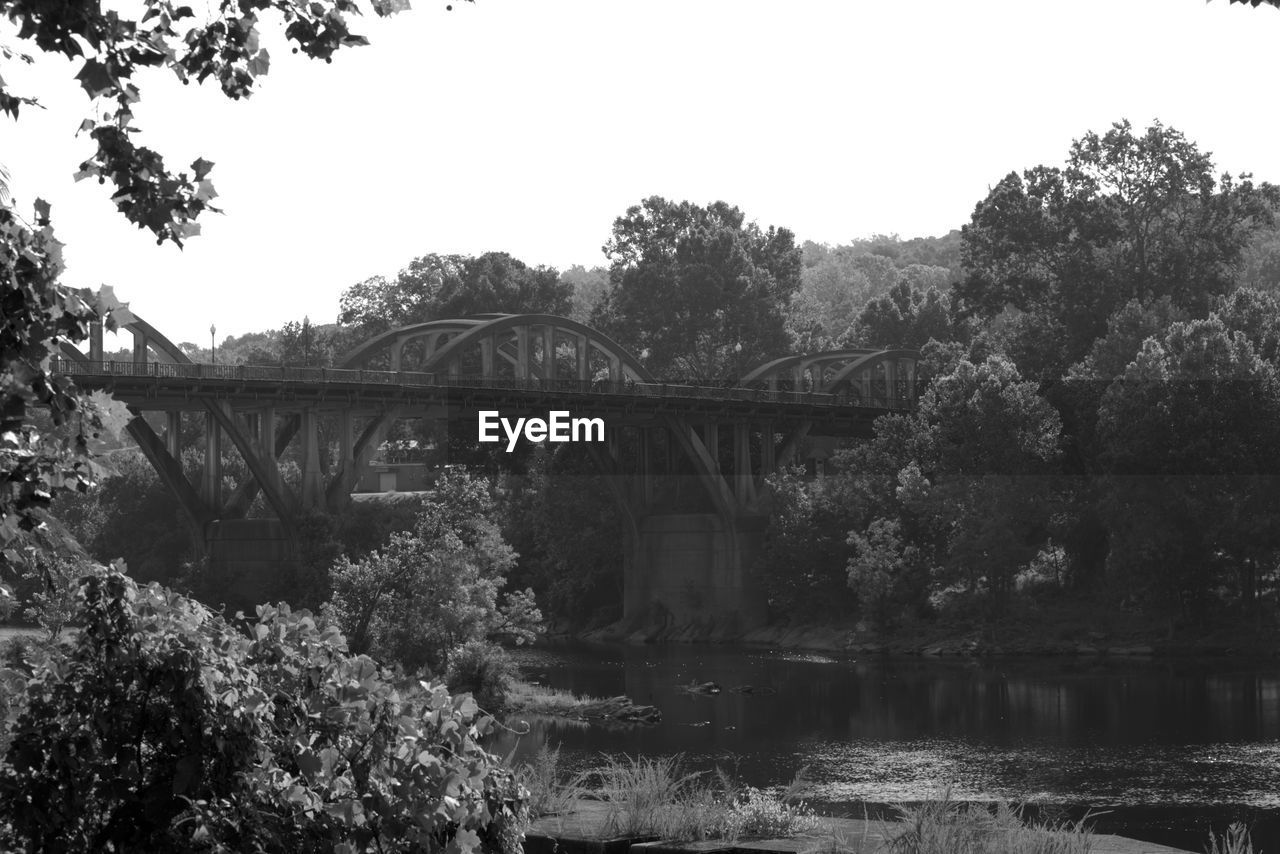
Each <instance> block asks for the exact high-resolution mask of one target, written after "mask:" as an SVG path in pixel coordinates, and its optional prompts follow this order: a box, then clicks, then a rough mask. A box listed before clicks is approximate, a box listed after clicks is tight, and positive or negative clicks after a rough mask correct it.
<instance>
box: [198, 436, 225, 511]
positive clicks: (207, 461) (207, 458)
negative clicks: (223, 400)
mask: <svg viewBox="0 0 1280 854" xmlns="http://www.w3.org/2000/svg"><path fill="white" fill-rule="evenodd" d="M221 432H222V431H221V430H219V429H218V421H217V419H216V418H214V416H213V413H212V412H206V413H205V415H204V477H203V479H202V480H201V483H200V498H201V500H203V501H204V503H205V504H207V505H209V506H210V507H221V506H222V443H221V442H220V441H219V439H220V438H221V437H220V435H219V434H220V433H221Z"/></svg>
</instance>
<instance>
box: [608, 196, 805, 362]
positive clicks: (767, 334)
mask: <svg viewBox="0 0 1280 854" xmlns="http://www.w3.org/2000/svg"><path fill="white" fill-rule="evenodd" d="M604 251H605V254H606V255H608V257H609V260H610V265H611V266H610V271H609V277H610V290H609V293H608V296H607V298H606V301H605V303H604V304H603V305H602V306H601V307H600V308H599V309H598V311H597V312H596V316H595V318H594V320H595V322H596V323H597V324H598V325H600V326H601V328H603V329H604V330H605V331H607V332H609V333H610V334H612V335H614V336H615V337H616V338H617V339H618V341H619V342H620V343H621V344H623V346H625V347H627V348H629V349H630V350H631V351H632V352H633V353H636V354H637V355H638V356H640V358H641V359H642V361H644V362H645V364H646V366H647V367H648V368H649V369H650V370H651V371H653V372H654V373H656V374H658V375H659V376H664V377H671V378H673V379H679V380H682V381H688V382H701V381H708V382H709V381H716V380H724V379H730V378H733V377H738V376H742V375H743V374H744V373H745V372H746V369H747V368H748V367H749V366H751V365H753V364H756V363H759V362H761V361H763V360H764V359H765V358H769V357H774V356H777V355H778V354H779V353H785V352H786V351H787V349H788V338H787V334H786V326H785V322H786V309H787V306H788V305H789V304H790V302H791V298H792V296H793V295H794V294H795V292H796V290H797V288H799V286H800V250H799V249H797V248H796V245H795V239H794V237H793V236H792V234H791V232H790V231H788V230H787V229H785V228H775V227H773V226H770V227H769V228H768V229H761V228H760V227H759V226H757V225H756V224H755V223H747V222H746V217H745V215H744V214H743V213H742V211H740V210H738V208H736V207H732V206H731V205H729V204H727V203H725V202H713V203H711V204H710V205H707V206H706V207H702V206H700V205H695V204H693V203H691V202H670V201H667V200H666V199H664V198H662V197H661V196H652V197H650V198H648V199H645V200H644V201H643V202H642V203H641V204H639V205H634V206H632V207H630V208H628V209H627V212H626V213H625V214H624V215H622V216H620V217H618V218H617V219H616V220H614V223H613V234H612V236H611V237H610V239H609V241H608V243H606V244H605V246H604Z"/></svg>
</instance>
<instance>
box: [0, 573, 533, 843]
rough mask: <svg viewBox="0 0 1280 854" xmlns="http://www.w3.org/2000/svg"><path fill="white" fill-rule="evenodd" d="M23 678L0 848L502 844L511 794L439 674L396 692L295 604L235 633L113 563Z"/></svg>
mask: <svg viewBox="0 0 1280 854" xmlns="http://www.w3.org/2000/svg"><path fill="white" fill-rule="evenodd" d="M78 621H79V622H80V624H81V626H82V628H81V631H80V632H79V634H78V635H77V637H76V640H75V643H74V646H73V647H72V649H71V650H70V651H69V652H67V653H66V654H65V655H64V654H61V653H55V654H53V655H51V656H50V657H49V658H48V659H47V660H46V661H45V662H44V663H43V664H41V665H39V666H38V667H37V668H36V670H35V673H34V675H33V676H32V678H31V679H30V680H29V683H28V686H27V690H26V695H25V697H24V700H23V708H22V710H21V714H20V716H19V718H18V720H17V723H16V725H15V727H14V730H13V733H12V740H11V742H10V744H9V747H8V752H7V756H6V762H5V764H4V765H3V766H0V819H2V820H0V834H3V836H4V840H3V841H4V843H5V847H6V848H10V847H12V848H14V849H22V850H57V851H67V852H96V851H106V850H128V851H144V850H145V851H161V850H165V851H176V850H182V851H262V852H281V854H283V852H301V851H315V852H319V851H347V852H364V851H368V852H374V851H379V852H382V851H432V852H458V854H462V852H476V851H490V852H495V854H498V852H500V854H517V852H519V850H520V843H521V841H522V832H523V828H524V826H525V824H526V822H527V811H526V809H525V807H524V797H525V793H524V792H523V790H522V789H520V787H519V786H518V784H517V783H516V782H515V780H514V778H513V777H512V774H511V772H510V771H507V770H504V769H502V768H500V766H499V765H498V761H497V758H496V757H494V756H490V755H488V754H487V753H485V752H484V751H483V750H482V749H481V748H480V747H479V744H478V742H479V739H480V737H481V735H482V734H483V733H484V731H485V730H486V729H487V727H488V726H489V724H490V721H489V719H487V718H481V717H477V709H476V706H475V703H474V702H473V701H472V700H471V698H470V697H467V696H460V697H456V698H451V697H450V696H449V695H448V694H447V692H446V691H445V690H444V688H443V687H442V686H439V685H424V687H423V690H422V691H421V692H416V693H415V694H414V695H405V694H402V693H401V692H400V691H397V690H396V689H395V688H393V687H392V685H391V684H390V682H389V681H388V679H387V674H386V673H385V672H384V671H382V670H380V669H379V668H378V666H377V665H376V664H375V663H374V662H373V661H372V660H370V659H369V658H367V657H365V656H359V655H351V654H349V653H348V652H347V649H346V645H345V642H344V640H343V638H342V635H341V634H340V633H339V632H338V631H337V630H336V629H335V628H333V627H332V626H324V625H322V624H317V622H316V621H315V620H314V619H313V618H312V617H311V616H310V615H309V614H307V613H306V612H305V611H303V612H292V611H290V610H289V609H288V608H287V607H281V608H273V607H270V606H262V607H260V608H259V609H258V614H257V619H256V620H255V621H253V622H247V621H246V624H245V627H244V629H241V628H237V627H235V626H233V625H231V624H229V623H227V622H225V621H223V620H222V619H221V618H219V617H216V616H214V615H213V614H211V613H210V612H209V611H208V610H207V609H206V608H204V607H203V606H201V605H199V604H197V603H195V602H193V601H191V600H189V599H186V598H184V597H181V596H178V595H176V594H173V593H170V592H168V591H166V590H164V589H163V588H160V587H158V586H155V585H152V586H150V587H145V588H138V587H137V586H136V585H135V583H134V582H133V581H131V580H130V579H129V578H128V577H126V576H124V575H122V574H121V573H120V572H119V571H116V570H112V571H108V572H105V573H102V574H100V575H94V576H91V577H89V578H88V579H87V580H86V582H85V585H84V589H83V594H82V599H81V606H80V609H79V614H78Z"/></svg>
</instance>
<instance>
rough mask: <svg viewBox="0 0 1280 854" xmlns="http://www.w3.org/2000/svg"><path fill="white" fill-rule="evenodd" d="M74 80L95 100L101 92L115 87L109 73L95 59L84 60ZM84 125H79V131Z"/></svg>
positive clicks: (114, 82)
mask: <svg viewBox="0 0 1280 854" xmlns="http://www.w3.org/2000/svg"><path fill="white" fill-rule="evenodd" d="M76 79H77V80H79V81H80V85H81V86H82V87H84V91H85V92H87V93H88V94H89V97H90V98H97V97H98V96H99V95H101V94H102V93H103V92H107V91H109V90H111V89H114V88H115V87H116V81H115V79H114V78H112V76H111V72H110V71H109V70H108V69H107V67H106V66H105V65H103V64H102V63H101V62H98V60H96V59H86V60H85V61H84V65H83V66H81V67H80V73H79V74H77V75H76ZM83 128H84V125H83V124H82V125H81V129H83Z"/></svg>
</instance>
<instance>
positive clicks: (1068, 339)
mask: <svg viewBox="0 0 1280 854" xmlns="http://www.w3.org/2000/svg"><path fill="white" fill-rule="evenodd" d="M1275 196H1276V190H1275V188H1274V187H1272V186H1270V185H1263V186H1261V187H1255V186H1254V185H1253V183H1252V182H1251V181H1250V180H1249V179H1248V176H1244V177H1242V178H1240V179H1235V178H1232V177H1231V176H1230V175H1227V174H1224V175H1222V176H1221V177H1220V178H1215V177H1214V174H1213V163H1212V161H1211V160H1210V157H1209V155H1208V154H1206V153H1204V152H1201V151H1200V149H1199V148H1198V147H1197V146H1196V145H1195V143H1193V142H1191V141H1190V140H1188V139H1187V138H1186V137H1185V136H1184V135H1183V134H1182V133H1181V132H1179V131H1177V130H1175V129H1173V128H1166V127H1164V126H1163V125H1161V124H1160V123H1158V122H1157V123H1155V124H1154V125H1152V126H1151V127H1150V128H1148V129H1147V130H1146V132H1145V133H1141V134H1138V133H1135V132H1134V130H1133V127H1132V126H1131V125H1130V124H1129V122H1127V121H1122V122H1117V123H1116V124H1115V125H1113V126H1112V128H1111V129H1110V130H1108V131H1107V132H1106V133H1104V134H1097V133H1094V132H1090V133H1087V134H1085V135H1084V136H1083V137H1081V138H1080V139H1078V140H1076V141H1075V142H1074V143H1073V144H1072V146H1071V151H1070V155H1069V157H1068V161H1067V167H1066V168H1065V169H1059V168H1056V167H1048V166H1037V167H1035V168H1033V169H1029V170H1027V171H1025V172H1023V173H1022V174H1021V175H1019V174H1017V173H1010V174H1009V175H1008V176H1006V177H1005V178H1004V179H1003V180H1001V181H1000V182H999V183H998V184H997V185H996V186H995V187H994V188H993V189H992V190H991V192H990V193H989V194H988V196H987V198H986V199H984V200H983V201H982V202H980V203H979V204H978V206H977V207H976V209H975V210H974V213H973V218H972V220H971V222H970V223H969V224H968V225H966V226H965V227H964V229H963V230H962V238H963V253H964V254H963V259H964V265H965V268H966V270H967V271H968V277H967V278H966V279H965V280H964V282H963V283H961V284H960V285H959V286H958V288H957V291H956V292H957V296H958V297H959V299H960V302H961V308H962V310H963V311H965V312H968V313H971V314H977V315H979V316H982V317H992V316H994V315H996V314H998V313H999V312H1000V311H1001V310H1003V309H1005V308H1006V307H1007V306H1011V307H1013V308H1016V309H1018V310H1019V311H1021V312H1024V313H1026V314H1027V315H1028V316H1029V320H1030V322H1028V323H1027V324H1025V326H1024V330H1025V337H1026V338H1027V339H1029V341H1030V342H1034V340H1035V339H1044V340H1047V341H1049V342H1051V343H1052V344H1053V346H1055V347H1058V348H1060V349H1062V350H1063V352H1062V353H1061V354H1060V355H1057V356H1056V357H1055V358H1045V357H1042V358H1041V361H1042V362H1043V363H1045V364H1052V365H1054V366H1056V367H1055V368H1054V371H1055V372H1056V373H1057V375H1061V372H1062V370H1064V369H1065V368H1066V366H1067V365H1069V364H1071V363H1073V362H1075V361H1077V360H1078V359H1080V358H1081V357H1082V356H1083V355H1084V354H1085V352H1086V351H1087V350H1088V348H1089V346H1090V344H1091V343H1092V342H1093V340H1094V339H1096V338H1098V337H1099V336H1100V335H1102V334H1103V332H1104V329H1105V324H1106V319H1107V318H1108V317H1109V316H1110V315H1111V314H1112V313H1113V312H1114V311H1115V310H1116V309H1118V308H1119V307H1120V306H1122V305H1124V304H1125V303H1126V302H1128V301H1130V300H1135V299H1136V300H1138V301H1139V302H1143V303H1145V302H1150V301H1153V300H1157V299H1160V298H1161V297H1168V298H1169V299H1171V300H1172V301H1173V303H1174V304H1175V305H1177V306H1179V307H1181V308H1183V309H1185V310H1187V311H1190V312H1191V313H1193V314H1200V315H1203V314H1204V313H1205V312H1206V311H1207V310H1208V307H1209V306H1210V305H1211V303H1212V300H1213V298H1214V297H1215V296H1218V295H1221V294H1224V293H1226V292H1228V291H1229V290H1231V288H1232V287H1233V286H1234V276H1235V269H1236V265H1237V264H1238V262H1239V261H1240V258H1241V256H1242V253H1243V251H1244V249H1245V247H1246V245H1247V243H1248V240H1249V237H1250V235H1251V233H1253V232H1254V231H1255V230H1257V229H1258V228H1260V227H1263V226H1266V225H1269V224H1270V223H1271V222H1272V221H1273V217H1272V209H1271V203H1272V202H1273V201H1274V199H1275ZM1055 325H1056V326H1060V327H1061V328H1062V330H1063V335H1062V337H1061V339H1060V343H1058V342H1054V341H1053V339H1052V338H1051V337H1048V336H1044V335H1043V332H1044V331H1045V330H1046V329H1048V328H1050V327H1052V326H1055ZM1029 346H1034V343H1031V344H1030V345H1029Z"/></svg>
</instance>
